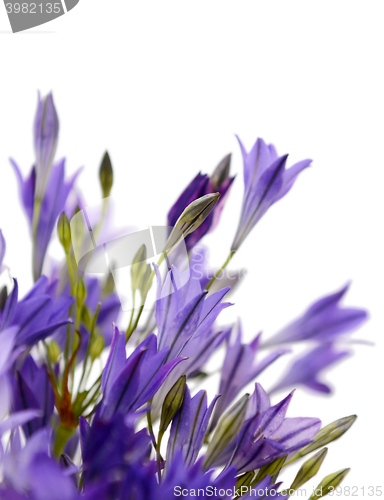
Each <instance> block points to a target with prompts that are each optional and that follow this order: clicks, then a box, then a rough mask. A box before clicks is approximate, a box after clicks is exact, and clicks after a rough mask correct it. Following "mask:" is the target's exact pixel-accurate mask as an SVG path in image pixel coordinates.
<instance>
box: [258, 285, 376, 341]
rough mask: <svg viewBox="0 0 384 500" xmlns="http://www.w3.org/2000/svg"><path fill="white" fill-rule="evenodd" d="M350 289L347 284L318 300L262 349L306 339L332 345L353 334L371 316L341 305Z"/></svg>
mask: <svg viewBox="0 0 384 500" xmlns="http://www.w3.org/2000/svg"><path fill="white" fill-rule="evenodd" d="M348 288H349V285H348V284H347V285H346V286H344V287H343V288H342V289H341V290H339V291H337V292H335V293H332V294H330V295H326V296H325V297H322V298H321V299H319V300H317V301H316V302H315V303H313V304H312V305H311V306H310V307H309V308H308V309H307V310H306V311H305V313H304V314H303V315H302V316H300V317H299V318H297V319H295V320H294V321H293V322H292V323H290V324H289V325H288V326H286V327H285V328H283V329H282V330H281V331H280V332H278V333H277V334H276V335H274V336H273V337H271V338H270V339H268V340H267V341H266V342H264V343H263V347H270V346H275V345H279V344H288V343H289V344H290V343H292V342H300V341H304V340H314V341H316V342H332V341H334V340H336V339H337V340H338V339H339V338H340V337H341V336H343V335H345V334H347V333H351V332H352V331H354V330H355V329H356V328H358V327H359V326H360V325H361V324H362V323H364V321H366V319H367V317H368V314H367V312H366V311H364V309H358V308H355V307H343V306H342V305H341V304H340V301H341V300H342V298H343V297H344V295H345V294H346V292H347V291H348Z"/></svg>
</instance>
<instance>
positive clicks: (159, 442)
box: [156, 432, 163, 483]
mask: <svg viewBox="0 0 384 500" xmlns="http://www.w3.org/2000/svg"><path fill="white" fill-rule="evenodd" d="M162 439H163V433H160V432H159V435H158V441H157V446H156V462H157V474H158V476H159V483H161V453H160V445H161V440H162Z"/></svg>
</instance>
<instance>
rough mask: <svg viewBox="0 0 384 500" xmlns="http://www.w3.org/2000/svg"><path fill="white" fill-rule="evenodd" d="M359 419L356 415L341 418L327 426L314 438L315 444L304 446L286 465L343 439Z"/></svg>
mask: <svg viewBox="0 0 384 500" xmlns="http://www.w3.org/2000/svg"><path fill="white" fill-rule="evenodd" d="M356 419H357V416H356V415H351V416H349V417H344V418H339V419H338V420H335V421H334V422H332V423H330V424H328V425H326V426H325V427H323V428H322V429H320V430H319V432H318V433H317V434H316V435H315V437H314V438H313V442H312V443H311V444H309V445H308V446H304V448H302V449H301V450H300V451H299V452H298V453H296V455H294V456H293V457H292V458H291V459H290V460H288V462H287V463H286V464H285V465H288V464H291V463H292V462H295V461H296V460H298V459H299V458H302V457H305V455H308V453H311V452H312V451H315V450H318V449H319V448H322V447H323V446H325V445H326V444H328V443H331V442H332V441H335V440H336V439H338V438H339V437H341V436H342V435H343V434H344V433H345V432H347V430H348V429H349V428H350V427H351V426H352V424H353V423H354V422H355V420H356Z"/></svg>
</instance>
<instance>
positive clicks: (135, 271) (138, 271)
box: [131, 244, 147, 290]
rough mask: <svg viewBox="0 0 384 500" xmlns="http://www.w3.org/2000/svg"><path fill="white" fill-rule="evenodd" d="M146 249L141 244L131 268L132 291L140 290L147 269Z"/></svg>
mask: <svg viewBox="0 0 384 500" xmlns="http://www.w3.org/2000/svg"><path fill="white" fill-rule="evenodd" d="M146 260H147V247H146V246H145V245H144V244H143V245H141V247H140V248H139V250H138V251H137V253H136V255H135V257H134V259H133V261H132V266H131V280H132V290H140V288H141V284H142V278H143V275H145V271H146V267H147V262H146Z"/></svg>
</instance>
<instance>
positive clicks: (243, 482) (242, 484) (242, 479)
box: [236, 470, 255, 493]
mask: <svg viewBox="0 0 384 500" xmlns="http://www.w3.org/2000/svg"><path fill="white" fill-rule="evenodd" d="M254 477H255V471H253V470H252V471H251V472H246V473H245V474H243V475H242V476H239V477H237V480H236V491H237V490H239V493H240V492H241V491H242V490H241V488H243V489H244V491H248V490H249V488H250V486H251V485H252V481H253V479H254Z"/></svg>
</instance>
